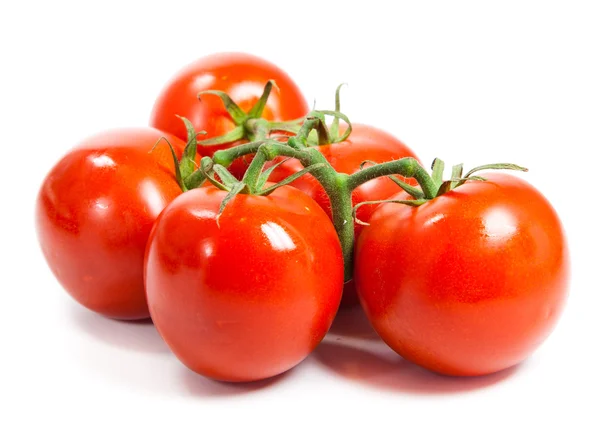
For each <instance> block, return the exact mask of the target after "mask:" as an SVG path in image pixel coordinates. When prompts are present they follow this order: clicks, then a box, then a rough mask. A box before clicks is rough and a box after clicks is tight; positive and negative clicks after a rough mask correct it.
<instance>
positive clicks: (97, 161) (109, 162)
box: [90, 155, 117, 167]
mask: <svg viewBox="0 0 600 437" xmlns="http://www.w3.org/2000/svg"><path fill="white" fill-rule="evenodd" d="M90 161H92V164H94V166H96V167H116V166H117V164H116V163H115V161H113V159H112V158H111V157H110V156H107V155H96V156H90Z"/></svg>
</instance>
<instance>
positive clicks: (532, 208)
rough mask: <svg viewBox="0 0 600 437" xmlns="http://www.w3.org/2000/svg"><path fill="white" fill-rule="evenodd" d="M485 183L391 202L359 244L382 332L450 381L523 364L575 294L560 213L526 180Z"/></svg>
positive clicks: (500, 177) (371, 314)
mask: <svg viewBox="0 0 600 437" xmlns="http://www.w3.org/2000/svg"><path fill="white" fill-rule="evenodd" d="M483 176H485V178H486V179H487V180H486V181H468V182H466V183H465V184H464V185H461V186H459V187H457V188H455V189H453V190H451V191H449V192H447V193H445V194H442V195H440V196H439V197H436V198H434V199H432V200H428V201H426V202H425V203H424V204H423V205H421V206H408V205H399V204H394V203H386V204H382V205H381V206H379V208H378V209H377V210H376V211H375V213H374V214H373V215H372V217H371V219H370V220H369V224H370V226H366V227H365V229H364V230H363V232H362V233H361V235H360V237H359V239H358V242H357V246H356V253H355V276H354V277H355V281H356V286H357V291H358V295H359V298H360V301H361V304H362V305H363V308H364V309H365V312H366V314H367V316H368V318H369V320H370V321H371V323H372V324H373V326H374V328H375V329H376V331H377V332H378V333H379V335H380V336H381V338H382V339H383V340H384V341H385V342H386V343H387V344H388V345H389V346H390V347H391V348H392V349H394V350H395V351H396V352H398V353H399V354H400V355H402V356H403V357H405V358H406V359H408V360H410V361H413V362H415V363H417V364H419V365H421V366H423V367H426V368H428V369H430V370H433V371H436V372H439V373H443V374H448V375H482V374H488V373H492V372H496V371H499V370H502V369H506V368H508V367H511V366H513V365H515V364H517V363H519V362H521V361H522V360H524V359H525V358H526V357H527V356H529V355H530V354H531V353H532V351H533V350H534V349H536V348H537V347H538V346H539V345H540V344H541V342H542V341H543V340H544V339H545V338H546V337H547V336H548V335H549V333H550V331H551V330H552V328H553V327H554V325H555V323H556V321H557V319H558V317H559V315H560V312H561V309H562V308H563V305H564V302H565V299H566V296H567V282H568V276H569V265H568V264H569V263H568V250H567V244H566V240H565V235H564V233H563V229H562V226H561V223H560V221H559V219H558V217H557V215H556V213H555V211H554V209H553V208H552V206H551V205H550V204H549V203H548V201H547V200H546V199H545V198H544V197H543V196H542V195H541V194H540V193H539V192H538V191H537V190H536V189H535V188H534V187H532V186H531V185H529V184H528V183H526V182H525V181H523V180H522V179H519V178H517V177H514V176H511V175H507V174H487V175H485V174H484V175H483ZM407 198H408V196H407V195H405V194H400V195H397V196H395V197H393V198H392V199H396V200H405V199H407Z"/></svg>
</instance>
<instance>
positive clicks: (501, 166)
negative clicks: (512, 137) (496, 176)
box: [465, 163, 529, 178]
mask: <svg viewBox="0 0 600 437" xmlns="http://www.w3.org/2000/svg"><path fill="white" fill-rule="evenodd" d="M481 170H517V171H525V172H527V171H529V170H528V169H527V168H525V167H521V166H520V165H515V164H509V163H499V164H487V165H480V166H478V167H475V168H473V169H471V170H469V172H468V173H467V174H466V175H465V178H468V177H469V176H471V175H472V174H473V173H475V172H478V171H481Z"/></svg>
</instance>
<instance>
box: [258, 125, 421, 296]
mask: <svg viewBox="0 0 600 437" xmlns="http://www.w3.org/2000/svg"><path fill="white" fill-rule="evenodd" d="M341 129H342V130H343V129H345V127H342V128H341ZM319 150H320V151H321V153H323V155H324V156H325V158H326V159H327V161H328V162H329V163H330V164H331V165H332V167H333V168H334V169H335V170H336V171H338V172H341V173H347V174H352V173H356V172H357V171H358V170H360V166H361V164H362V163H363V162H365V161H374V162H377V163H382V162H387V161H393V160H396V159H400V158H406V157H413V158H416V155H415V153H414V152H413V151H412V150H411V149H410V148H408V147H407V146H406V145H405V144H404V143H402V142H401V141H400V140H398V139H397V138H395V137H394V136H392V135H391V134H389V133H387V132H385V131H383V130H381V129H377V128H375V127H373V126H368V125H365V124H359V123H353V124H352V133H351V135H350V137H349V138H348V139H347V140H346V141H343V142H341V143H334V144H330V145H326V146H319ZM301 169H302V164H300V162H299V161H297V160H295V159H290V160H288V161H286V162H284V163H283V164H281V165H280V166H279V167H277V168H276V169H275V170H274V171H273V173H272V175H271V177H270V179H271V180H272V181H274V182H279V181H282V180H283V179H285V178H286V177H288V176H290V175H292V174H294V173H296V172H298V171H300V170H301ZM409 182H410V183H412V184H413V185H415V184H416V183H415V182H414V180H410V181H409ZM290 185H292V186H293V187H296V188H298V189H300V190H302V191H304V192H305V193H306V194H308V195H309V196H310V197H312V198H313V199H314V200H316V202H317V203H318V204H319V206H321V208H323V210H324V211H326V212H327V214H328V215H329V217H331V205H330V203H329V198H328V197H327V194H326V193H325V190H323V187H322V186H321V185H320V184H319V182H317V180H316V179H315V178H314V177H313V176H311V175H310V174H307V175H304V176H302V177H300V178H298V179H296V180H295V181H294V182H292V183H291V184H290ZM400 191H402V189H401V188H400V187H399V186H398V185H397V184H396V183H394V182H393V181H392V180H390V179H389V178H388V177H380V178H377V179H373V180H371V181H369V182H367V183H365V184H363V185H361V186H360V187H358V188H357V189H356V190H354V192H353V193H352V203H353V204H354V205H356V204H357V203H360V202H364V201H369V200H384V199H387V198H388V197H390V196H392V195H394V194H397V193H399V192H400ZM376 207H377V206H376V205H365V206H363V207H362V208H360V209H359V210H358V213H357V217H358V218H359V219H360V220H362V221H364V222H368V221H369V218H370V217H371V215H372V214H373V211H374V210H375V208H376ZM363 228H364V226H363V225H358V224H355V226H354V232H355V237H356V238H358V236H359V235H360V233H361V232H362V229H363ZM357 304H358V298H357V296H356V291H355V288H354V282H353V281H349V282H348V283H347V284H346V285H345V287H344V297H343V299H342V306H353V305H357Z"/></svg>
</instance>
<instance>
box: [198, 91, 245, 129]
mask: <svg viewBox="0 0 600 437" xmlns="http://www.w3.org/2000/svg"><path fill="white" fill-rule="evenodd" d="M204 94H212V95H215V96H218V97H219V98H220V99H221V101H222V102H223V105H224V106H225V110H226V111H227V113H228V114H229V115H230V116H231V119H232V120H233V122H234V123H235V124H236V125H238V126H239V125H241V124H243V123H244V122H245V121H246V120H247V118H248V115H247V114H246V113H245V112H244V111H243V110H242V109H241V108H240V107H239V106H238V105H237V103H235V102H234V101H233V99H232V98H231V97H229V95H228V94H227V93H226V92H223V91H218V90H207V91H201V92H199V93H198V99H200V100H202V95H204Z"/></svg>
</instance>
